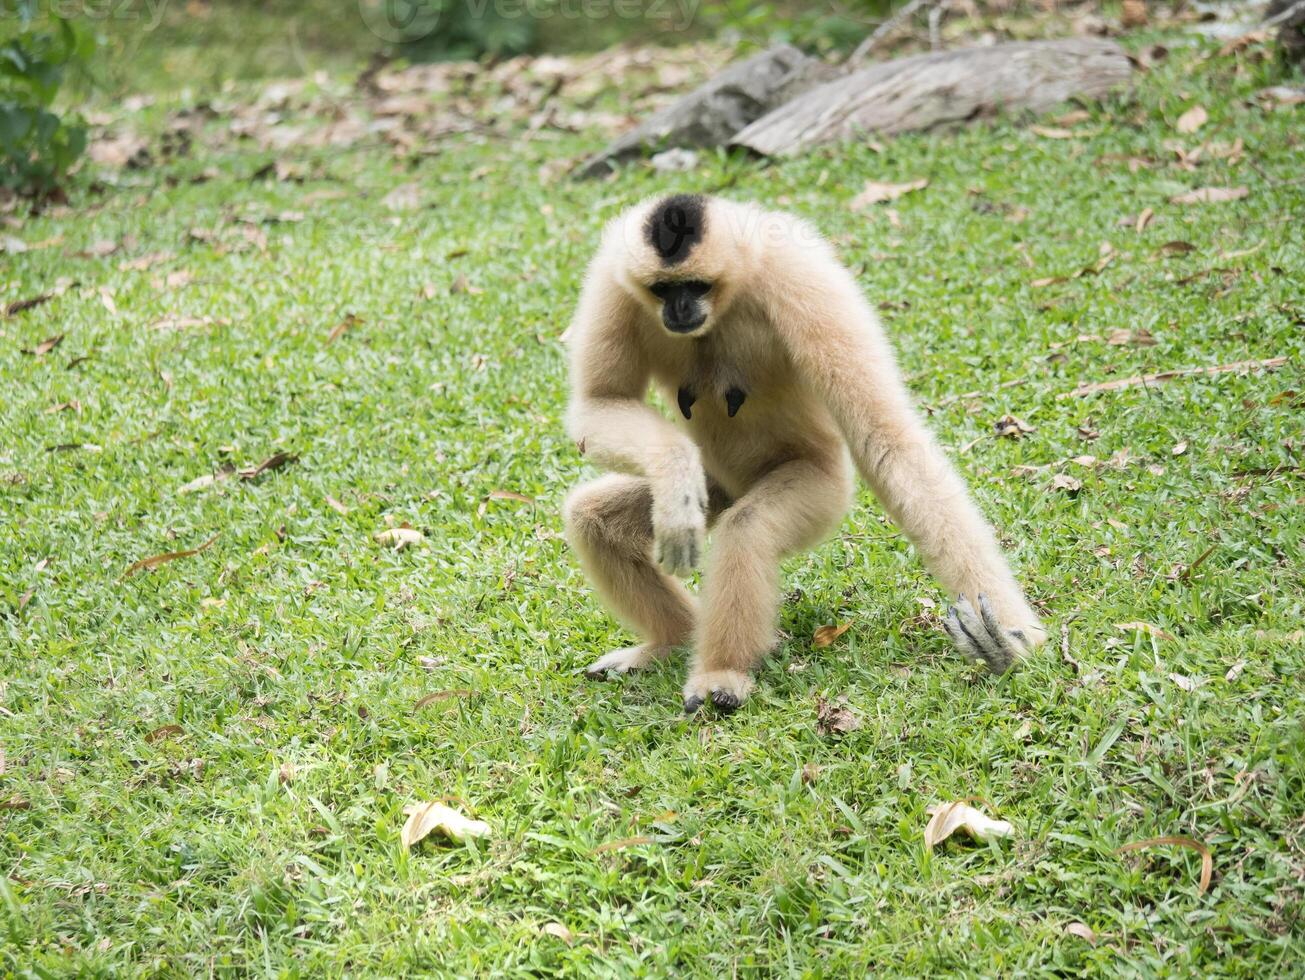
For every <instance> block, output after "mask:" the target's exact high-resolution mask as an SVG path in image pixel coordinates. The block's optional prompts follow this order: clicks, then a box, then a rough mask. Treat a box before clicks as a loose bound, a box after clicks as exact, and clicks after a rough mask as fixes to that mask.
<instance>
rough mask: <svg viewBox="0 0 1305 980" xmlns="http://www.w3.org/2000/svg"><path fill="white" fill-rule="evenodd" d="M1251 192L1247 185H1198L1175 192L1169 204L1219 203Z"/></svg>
mask: <svg viewBox="0 0 1305 980" xmlns="http://www.w3.org/2000/svg"><path fill="white" fill-rule="evenodd" d="M1250 193H1251V191H1250V188H1248V187H1198V188H1197V189H1196V190H1194V191H1188V192H1187V193H1186V194H1175V195H1174V196H1173V197H1171V198H1170V199H1169V203H1170V204H1219V203H1221V202H1223V201H1240V200H1241V199H1242V198H1243V197H1247V196H1249V195H1250Z"/></svg>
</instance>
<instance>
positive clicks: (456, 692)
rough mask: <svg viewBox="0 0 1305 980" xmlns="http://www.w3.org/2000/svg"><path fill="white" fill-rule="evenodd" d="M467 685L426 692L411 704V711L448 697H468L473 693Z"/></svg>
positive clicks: (445, 699)
mask: <svg viewBox="0 0 1305 980" xmlns="http://www.w3.org/2000/svg"><path fill="white" fill-rule="evenodd" d="M475 693H476V692H475V691H473V690H472V689H471V688H469V687H455V688H453V689H451V690H448V691H436V692H435V693H433V694H427V695H426V696H425V697H422V698H418V699H417V703H416V704H414V705H413V706H412V710H413V711H420V710H421V709H422V708H424V707H426V705H428V704H434V703H435V702H436V701H447V700H449V698H469V697H473V696H474V695H475Z"/></svg>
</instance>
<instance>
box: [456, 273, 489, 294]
mask: <svg viewBox="0 0 1305 980" xmlns="http://www.w3.org/2000/svg"><path fill="white" fill-rule="evenodd" d="M484 291H485V290H483V289H481V288H480V287H479V286H473V285H471V283H469V282H468V281H467V277H466V275H465V274H463V273H461V272H459V273H458V274H457V276H456V277H455V278H454V280H453V282H452V283H451V284H450V285H449V292H450V293H451V294H452V295H454V296H457V295H458V294H460V293H467V294H468V295H471V296H479V295H480V294H481V293H483V292H484Z"/></svg>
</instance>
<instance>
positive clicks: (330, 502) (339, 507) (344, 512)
mask: <svg viewBox="0 0 1305 980" xmlns="http://www.w3.org/2000/svg"><path fill="white" fill-rule="evenodd" d="M326 504H327V506H328V507H330V508H331V510H333V511H335V512H336V513H337V514H339V515H340V516H341V517H346V516H348V514H349V508H348V507H346V506H345V505H344V504H342V503H340V501H338V500H336V499H335V498H334V497H332V496H331V495H330V494H329V493H328V494H327V495H326Z"/></svg>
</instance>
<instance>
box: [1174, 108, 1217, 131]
mask: <svg viewBox="0 0 1305 980" xmlns="http://www.w3.org/2000/svg"><path fill="white" fill-rule="evenodd" d="M1209 119H1210V114H1209V113H1208V112H1206V111H1205V107H1204V106H1199V105H1194V106H1192V107H1191V108H1190V109H1188V110H1187V111H1186V112H1184V113H1183V114H1182V115H1181V116H1179V117H1178V122H1177V123H1176V124H1175V125H1174V129H1176V130H1178V132H1180V133H1194V132H1196V131H1197V130H1198V129H1200V128H1201V127H1202V126H1204V125H1205V124H1206V122H1208V121H1209Z"/></svg>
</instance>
